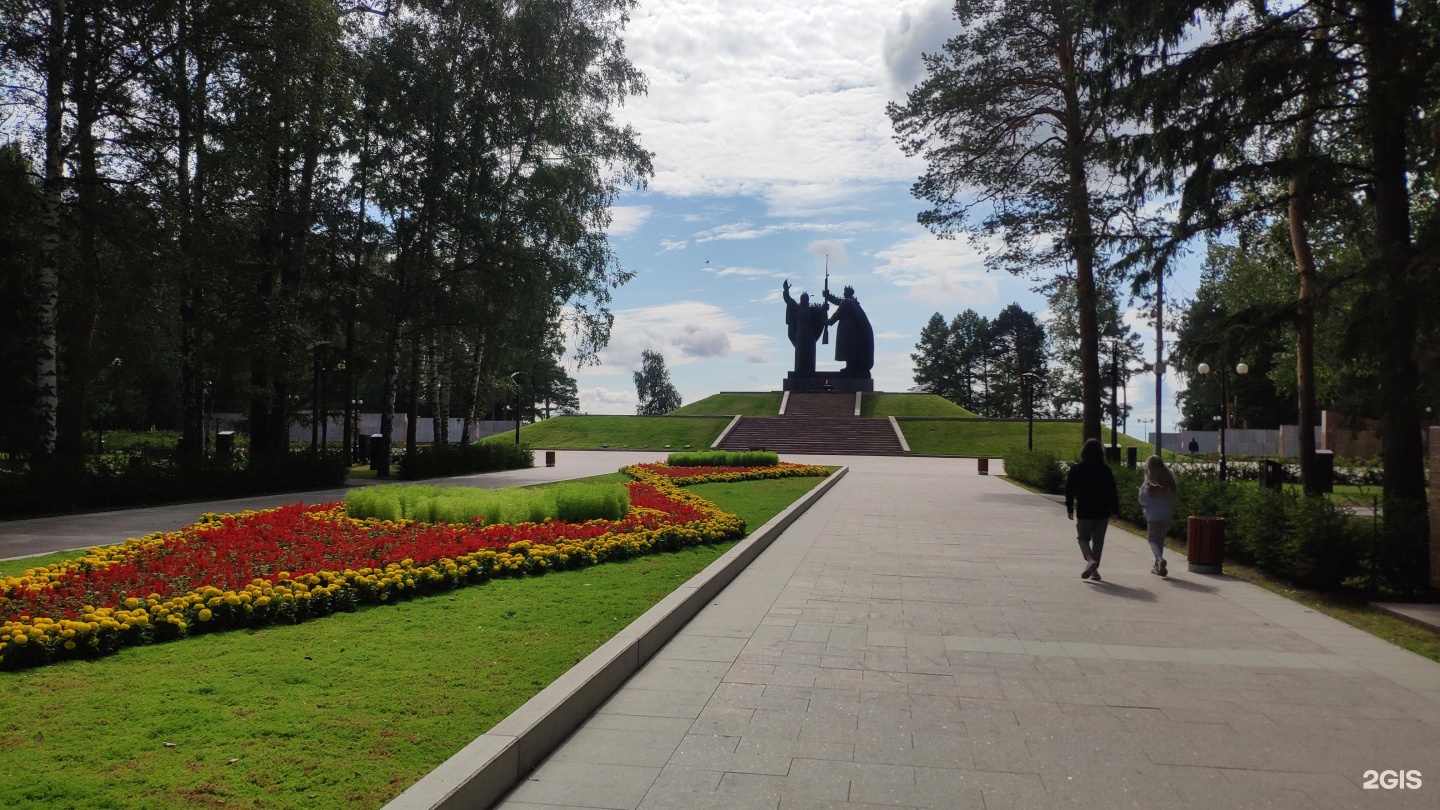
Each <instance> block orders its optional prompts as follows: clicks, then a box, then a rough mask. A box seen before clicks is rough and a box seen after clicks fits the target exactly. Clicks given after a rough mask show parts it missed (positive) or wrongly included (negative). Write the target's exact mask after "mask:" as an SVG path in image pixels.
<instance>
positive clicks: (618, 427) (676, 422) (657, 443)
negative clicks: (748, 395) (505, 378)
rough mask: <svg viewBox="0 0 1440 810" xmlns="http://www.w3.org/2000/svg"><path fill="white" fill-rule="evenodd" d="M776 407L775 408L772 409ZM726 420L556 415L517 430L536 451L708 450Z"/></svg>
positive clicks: (508, 438) (506, 436) (508, 436)
mask: <svg viewBox="0 0 1440 810" xmlns="http://www.w3.org/2000/svg"><path fill="white" fill-rule="evenodd" d="M776 407H777V408H778V407H779V406H778V405H777V406H776ZM728 424H730V418H729V417H724V416H717V417H714V418H685V417H669V416H556V417H554V418H552V419H544V420H541V421H539V422H536V423H535V424H533V425H525V426H524V427H522V428H520V440H521V441H522V442H526V443H528V444H529V445H530V446H531V447H534V448H536V449H540V450H600V449H604V448H605V447H606V446H608V447H609V448H610V449H612V450H615V449H620V448H622V447H625V446H626V445H629V447H630V448H632V449H639V448H641V447H643V446H644V445H647V444H648V445H650V449H652V450H658V449H664V447H665V445H667V444H668V445H670V446H671V449H672V450H683V449H685V445H687V444H688V445H691V449H693V450H708V449H710V444H711V442H713V441H715V439H716V438H717V437H719V435H720V431H722V430H724V429H725V426H726V425H728ZM484 441H487V442H513V441H515V434H514V433H502V434H500V435H497V436H487V437H486V438H485V439H484Z"/></svg>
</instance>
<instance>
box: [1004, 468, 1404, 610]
mask: <svg viewBox="0 0 1440 810" xmlns="http://www.w3.org/2000/svg"><path fill="white" fill-rule="evenodd" d="M1073 463H1074V461H1073V460H1071V459H1060V458H1057V457H1056V456H1054V455H1052V454H1050V453H1044V452H1039V451H1036V452H1028V451H1021V452H1018V453H1014V454H1012V455H1010V456H1007V457H1006V458H1005V474H1006V475H1008V476H1010V477H1011V478H1014V479H1016V480H1018V481H1022V482H1024V483H1026V484H1029V485H1030V486H1032V487H1035V488H1037V489H1040V490H1042V491H1045V492H1051V493H1055V494H1060V493H1063V492H1064V491H1065V474H1066V472H1067V471H1068V470H1069V467H1070V465H1071V464H1073ZM1110 469H1111V472H1113V473H1114V474H1115V485H1116V486H1117V487H1118V488H1119V490H1120V517H1121V518H1122V519H1123V520H1125V521H1127V522H1129V523H1132V524H1134V525H1137V526H1144V525H1145V514H1144V511H1143V510H1142V509H1141V508H1140V500H1139V490H1140V483H1141V482H1142V481H1143V480H1144V478H1145V475H1144V472H1143V471H1142V470H1139V469H1130V468H1128V467H1119V466H1112V467H1111V468H1110ZM1175 478H1176V481H1177V482H1178V483H1179V485H1180V490H1179V495H1178V497H1177V498H1176V502H1175V516H1174V519H1173V520H1172V521H1171V523H1170V529H1169V534H1170V536H1171V537H1174V538H1176V539H1179V540H1184V539H1186V531H1187V520H1188V519H1189V518H1190V516H1192V515H1206V516H1214V517H1222V518H1225V522H1226V526H1225V551H1226V554H1227V556H1230V557H1233V558H1234V559H1236V560H1239V561H1241V562H1246V563H1252V564H1254V565H1255V566H1257V567H1259V568H1260V569H1262V570H1264V571H1265V572H1267V573H1269V574H1271V575H1273V576H1275V577H1278V578H1280V579H1283V580H1286V581H1289V582H1293V583H1295V584H1298V585H1303V586H1305V587H1310V588H1318V589H1321V590H1329V589H1333V588H1336V587H1339V586H1340V585H1341V584H1343V583H1344V582H1345V581H1346V580H1350V579H1354V578H1357V577H1369V578H1370V579H1371V580H1372V581H1373V580H1374V579H1375V578H1376V575H1377V573H1378V572H1383V571H1386V570H1389V569H1390V568H1391V567H1392V566H1389V565H1387V564H1386V563H1385V561H1384V560H1379V559H1367V555H1366V554H1365V553H1364V552H1365V550H1366V549H1367V548H1369V546H1367V543H1366V540H1365V538H1366V537H1367V536H1368V534H1369V532H1370V527H1369V525H1368V523H1367V522H1366V521H1365V520H1362V519H1357V518H1356V517H1355V516H1353V515H1351V514H1349V513H1348V512H1346V511H1345V510H1343V509H1341V508H1339V507H1337V506H1336V505H1335V504H1334V503H1333V502H1331V501H1330V499H1328V498H1306V497H1304V496H1302V495H1299V494H1297V493H1295V492H1293V491H1291V492H1283V491H1275V490H1268V489H1262V488H1259V487H1257V486H1256V484H1255V483H1254V482H1250V481H1220V480H1219V479H1216V478H1212V477H1209V476H1205V475H1197V474H1187V473H1180V474H1177V475H1176V476H1175ZM1380 579H1382V580H1385V581H1386V582H1387V583H1388V584H1389V586H1390V587H1392V588H1395V589H1397V590H1402V591H1403V590H1408V589H1409V586H1408V585H1406V584H1405V582H1404V580H1403V579H1398V578H1396V577H1387V576H1384V575H1383V574H1381V575H1380Z"/></svg>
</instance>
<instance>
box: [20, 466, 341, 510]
mask: <svg viewBox="0 0 1440 810" xmlns="http://www.w3.org/2000/svg"><path fill="white" fill-rule="evenodd" d="M127 459H128V460H127V461H125V463H117V464H113V465H112V464H100V465H96V464H91V463H88V461H85V460H76V461H72V462H69V463H67V461H66V460H65V459H57V460H56V461H55V462H53V463H50V464H45V465H37V466H34V467H32V468H31V469H29V470H28V471H27V472H23V473H5V474H0V517H7V518H9V517H20V516H24V515H37V514H47V513H56V512H72V511H78V510H93V509H106V508H115V507H123V506H146V505H152V504H161V503H174V502H176V501H187V500H202V499H207V498H237V497H242V496H245V495H260V494H264V493H270V492H301V491H305V490H314V489H331V488H339V487H342V486H344V485H345V473H346V470H345V465H344V464H343V463H342V462H341V460H340V456H339V455H336V454H319V455H312V454H310V453H291V454H281V455H274V456H264V457H257V458H255V459H253V460H248V461H247V460H244V459H239V458H236V459H230V460H224V459H203V460H195V461H184V460H177V459H173V458H153V457H152V458H146V457H143V456H140V455H133V456H128V457H127Z"/></svg>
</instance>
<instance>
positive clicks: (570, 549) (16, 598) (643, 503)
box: [0, 468, 745, 669]
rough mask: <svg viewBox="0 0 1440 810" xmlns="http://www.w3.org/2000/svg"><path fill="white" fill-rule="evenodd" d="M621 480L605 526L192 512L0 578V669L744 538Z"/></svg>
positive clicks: (644, 476)
mask: <svg viewBox="0 0 1440 810" xmlns="http://www.w3.org/2000/svg"><path fill="white" fill-rule="evenodd" d="M627 471H629V470H628V468H627ZM632 476H633V477H635V478H637V479H638V480H637V481H635V482H633V483H630V484H628V485H627V486H628V487H629V489H630V501H631V510H630V513H629V514H627V515H626V516H625V517H624V518H622V519H620V520H616V521H608V520H592V521H587V522H585V523H565V522H561V521H546V522H544V523H538V524H537V523H522V524H519V525H509V524H499V525H490V526H483V527H481V526H476V525H462V524H425V523H414V522H409V521H398V522H390V521H381V520H374V519H371V520H356V519H353V518H349V517H346V516H345V514H344V511H343V508H342V507H341V506H340V505H339V504H321V505H317V506H308V507H307V506H304V505H298V504H297V505H293V506H284V507H280V508H278V509H270V510H265V511H262V512H244V513H241V514H238V515H206V516H204V517H202V519H201V520H200V521H199V522H198V523H196V524H194V525H192V526H189V527H186V528H184V529H181V530H180V531H178V532H168V533H164V534H153V535H150V536H148V537H145V538H142V539H138V540H129V541H126V542H125V543H123V544H120V545H116V546H110V547H107V548H97V549H92V550H91V551H90V553H89V554H87V555H85V556H83V557H80V558H77V559H72V560H67V561H65V562H63V563H59V564H54V565H50V566H47V567H46V568H40V569H31V570H29V571H26V572H25V574H24V575H22V576H20V577H6V578H4V579H3V580H0V620H3V621H4V624H3V625H0V668H6V669H17V668H23V667H28V666H35V665H39V664H44V663H47V662H50V661H55V660H61V659H65V658H76V657H89V656H95V655H102V654H106V653H110V652H113V651H115V650H117V649H119V648H121V647H123V646H127V645H133V644H146V643H149V642H152V641H158V640H167V639H173V638H179V637H182V636H185V635H189V634H192V633H196V632H207V631H213V630H224V629H230V628H235V627H254V626H260V625H265V624H271V623H275V622H297V621H302V620H304V619H308V618H313V617H316V616H323V615H326V614H329V613H333V612H335V611H339V610H354V609H355V607H356V606H357V605H358V604H360V603H362V602H368V603H373V604H380V603H385V602H389V601H392V600H395V599H400V598H408V597H410V596H412V595H415V594H419V593H426V592H432V591H438V590H445V589H449V588H455V587H460V586H463V585H467V584H471V583H476V582H482V581H484V580H486V579H488V578H490V577H497V576H523V575H525V574H539V573H544V572H545V571H546V570H549V569H551V568H575V567H582V566H586V565H594V564H596V563H600V562H605V561H608V560H617V559H623V558H626V557H633V556H638V555H642V554H648V553H651V552H655V551H661V550H667V549H674V548H679V547H682V546H689V545H698V544H703V543H714V542H720V541H724V540H732V539H738V538H740V537H743V536H744V533H745V524H744V521H743V520H741V519H740V518H739V517H736V516H735V515H730V514H727V513H725V512H723V511H721V510H720V509H719V508H718V507H716V506H715V505H714V504H711V503H710V502H709V501H706V500H704V499H702V498H700V497H698V496H696V495H693V494H691V493H689V492H686V491H685V490H683V489H681V488H680V487H679V486H678V485H677V484H676V483H675V482H674V481H672V480H670V479H669V478H668V477H666V476H664V475H660V474H656V473H653V472H651V471H648V470H639V471H637V472H635V473H632ZM726 480H729V479H726Z"/></svg>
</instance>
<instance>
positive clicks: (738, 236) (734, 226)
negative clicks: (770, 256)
mask: <svg viewBox="0 0 1440 810" xmlns="http://www.w3.org/2000/svg"><path fill="white" fill-rule="evenodd" d="M870 227H872V223H870V222H856V221H851V222H806V221H801V220H790V221H786V222H776V223H772V224H769V225H752V224H750V222H749V221H748V220H747V221H742V222H730V223H727V224H725V225H716V226H715V227H713V228H710V229H708V230H704V231H700V232H698V233H696V234H695V244H697V245H699V244H702V243H704V242H721V241H740V240H746V239H761V238H764V237H766V236H773V235H775V234H779V233H794V232H805V231H819V232H826V233H834V232H837V231H840V232H845V231H855V230H863V229H865V228H870ZM817 255H820V254H817Z"/></svg>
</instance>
